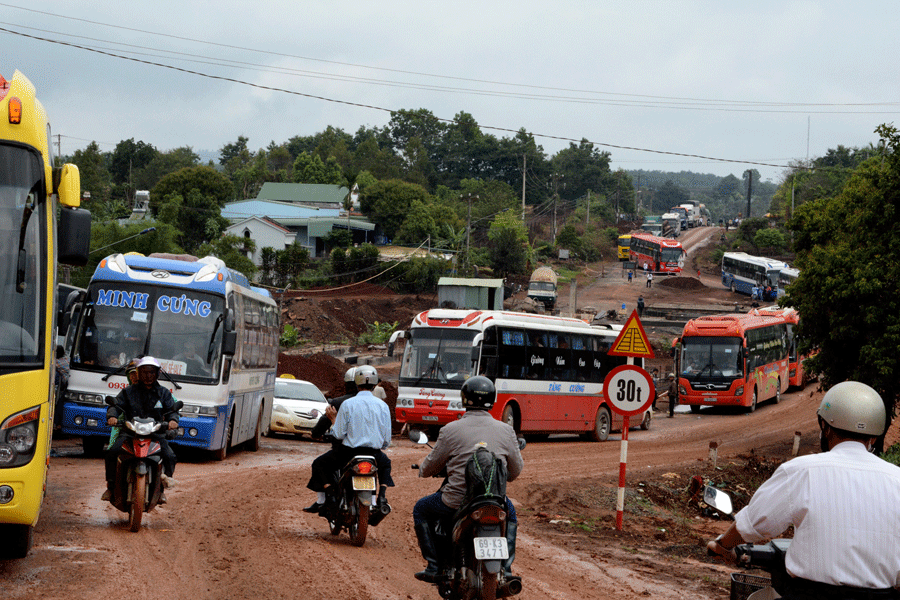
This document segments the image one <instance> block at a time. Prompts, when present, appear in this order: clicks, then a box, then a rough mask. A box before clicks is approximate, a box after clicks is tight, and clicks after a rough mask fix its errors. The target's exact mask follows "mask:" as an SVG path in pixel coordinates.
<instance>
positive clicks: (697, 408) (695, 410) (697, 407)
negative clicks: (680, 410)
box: [691, 404, 700, 415]
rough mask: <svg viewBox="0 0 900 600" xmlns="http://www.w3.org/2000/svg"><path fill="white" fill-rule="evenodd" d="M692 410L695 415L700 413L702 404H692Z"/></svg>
mask: <svg viewBox="0 0 900 600" xmlns="http://www.w3.org/2000/svg"><path fill="white" fill-rule="evenodd" d="M691 412H692V413H694V414H695V415H696V414H698V413H699V412H700V405H699V404H691Z"/></svg>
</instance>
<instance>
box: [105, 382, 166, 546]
mask: <svg viewBox="0 0 900 600" xmlns="http://www.w3.org/2000/svg"><path fill="white" fill-rule="evenodd" d="M113 403H114V399H113V398H112V397H110V398H108V399H107V404H110V405H111V404H113ZM183 406H184V403H183V402H181V401H180V400H179V401H177V402H175V410H176V411H180V410H181V408H182V407H183ZM119 425H124V427H125V429H127V430H128V432H129V433H125V432H124V431H123V432H122V433H121V434H120V435H125V436H126V439H125V442H124V443H123V444H122V448H121V451H120V452H119V456H118V458H117V459H116V480H115V483H114V486H113V493H112V495H111V496H110V499H109V502H110V504H112V505H113V506H115V507H116V508H117V509H118V510H120V511H122V512H127V513H128V528H129V529H130V530H131V531H138V530H140V528H141V520H142V519H143V517H144V513H145V512H150V511H152V510H153V509H154V508H155V507H156V505H157V504H159V498H160V496H162V491H163V489H162V471H163V467H162V446H160V443H159V441H157V440H154V439H153V436H154V434H159V433H166V435H167V437H168V436H171V437H172V438H173V439H174V437H175V434H176V433H177V430H168V427H169V425H168V423H167V422H162V423H160V422H158V421H155V420H154V419H152V418H141V417H135V418H134V419H132V420H130V421H124V422H123V421H122V420H120V421H119ZM167 430H168V431H167Z"/></svg>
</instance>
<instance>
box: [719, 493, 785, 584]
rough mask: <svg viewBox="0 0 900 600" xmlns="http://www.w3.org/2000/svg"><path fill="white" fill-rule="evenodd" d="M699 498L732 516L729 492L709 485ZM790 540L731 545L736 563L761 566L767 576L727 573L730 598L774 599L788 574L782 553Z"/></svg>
mask: <svg viewBox="0 0 900 600" xmlns="http://www.w3.org/2000/svg"><path fill="white" fill-rule="evenodd" d="M703 502H704V503H706V504H707V505H708V506H709V507H710V508H712V509H714V510H716V511H719V512H720V513H722V514H723V515H726V516H729V517H731V518H734V517H733V514H732V510H733V509H732V503H731V496H729V495H728V494H727V493H725V492H723V491H722V490H720V489H717V488H715V487H713V486H710V485H707V486H706V487H705V488H704V489H703ZM790 546H791V540H788V539H775V540H771V541H769V542H768V543H766V544H739V545H738V546H735V548H734V554H735V556H736V558H737V564H738V566H740V567H743V568H745V569H762V570H763V571H766V572H768V573H769V574H770V576H768V577H767V576H764V575H753V574H750V573H742V572H737V573H732V574H731V594H730V598H731V600H774V599H775V598H780V597H781V595H780V594H781V593H782V592H783V591H784V584H785V582H787V580H788V579H787V578H788V574H787V570H786V569H785V566H784V556H785V554H787V550H788V548H789V547H790Z"/></svg>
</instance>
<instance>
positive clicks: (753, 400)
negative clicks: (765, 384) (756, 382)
mask: <svg viewBox="0 0 900 600" xmlns="http://www.w3.org/2000/svg"><path fill="white" fill-rule="evenodd" d="M755 410H756V388H753V397H752V398H750V406H748V407H747V412H748V413H752V412H753V411H755Z"/></svg>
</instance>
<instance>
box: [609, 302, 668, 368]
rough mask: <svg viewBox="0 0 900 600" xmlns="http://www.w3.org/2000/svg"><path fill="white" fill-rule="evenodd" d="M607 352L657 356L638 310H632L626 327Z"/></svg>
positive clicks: (643, 356)
mask: <svg viewBox="0 0 900 600" xmlns="http://www.w3.org/2000/svg"><path fill="white" fill-rule="evenodd" d="M607 354H610V355H612V356H634V357H639V358H655V357H656V355H655V354H653V346H651V345H650V341H649V340H648V339H647V334H646V333H645V332H644V326H643V325H641V320H640V319H639V318H638V314H637V311H636V310H635V311H632V313H631V316H630V317H628V321H627V322H626V323H625V327H624V328H622V332H621V333H619V337H617V338H616V341H615V342H613V345H612V348H610V349H609V352H607Z"/></svg>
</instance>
